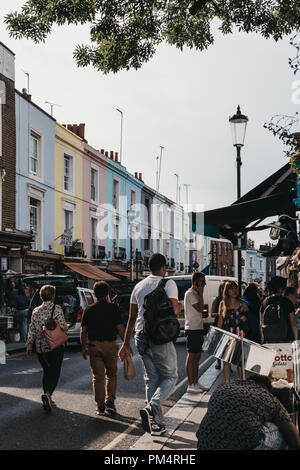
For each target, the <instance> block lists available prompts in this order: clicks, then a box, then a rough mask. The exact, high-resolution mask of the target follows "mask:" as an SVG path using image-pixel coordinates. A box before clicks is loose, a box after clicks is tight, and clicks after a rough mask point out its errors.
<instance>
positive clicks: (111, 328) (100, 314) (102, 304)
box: [80, 282, 125, 416]
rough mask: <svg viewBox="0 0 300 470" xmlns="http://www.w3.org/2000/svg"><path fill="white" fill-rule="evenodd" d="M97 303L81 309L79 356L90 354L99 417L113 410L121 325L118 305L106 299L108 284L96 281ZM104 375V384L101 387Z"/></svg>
mask: <svg viewBox="0 0 300 470" xmlns="http://www.w3.org/2000/svg"><path fill="white" fill-rule="evenodd" d="M94 292H95V296H96V297H97V302H96V303H94V304H92V305H89V306H88V307H87V308H86V309H85V312H84V316H83V319H82V323H81V329H80V342H81V346H82V355H83V358H84V359H87V355H89V356H90V363H91V369H92V374H93V389H94V394H95V401H96V404H97V408H96V413H97V414H98V415H99V416H103V415H105V414H109V415H113V414H115V413H116V408H115V404H114V402H115V399H116V390H117V363H118V345H117V342H116V338H117V333H119V335H120V336H121V338H122V339H123V338H124V333H125V328H124V325H123V324H122V322H121V317H120V311H119V309H118V307H117V306H116V305H114V304H111V303H110V302H109V285H108V284H107V283H106V282H96V283H95V284H94ZM105 377H106V386H105Z"/></svg>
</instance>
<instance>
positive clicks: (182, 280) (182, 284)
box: [165, 274, 237, 336]
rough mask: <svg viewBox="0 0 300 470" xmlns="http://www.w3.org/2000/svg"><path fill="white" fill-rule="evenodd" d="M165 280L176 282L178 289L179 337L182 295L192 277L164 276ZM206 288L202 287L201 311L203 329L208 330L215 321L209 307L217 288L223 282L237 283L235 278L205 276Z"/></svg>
mask: <svg viewBox="0 0 300 470" xmlns="http://www.w3.org/2000/svg"><path fill="white" fill-rule="evenodd" d="M165 279H173V281H175V282H176V284H177V287H178V299H179V301H180V302H181V304H182V311H181V313H180V315H179V316H178V319H179V322H180V336H183V335H184V310H183V300H184V294H185V293H186V291H187V290H188V289H189V288H190V287H191V285H192V282H191V279H192V275H191V274H186V275H183V276H166V278H165ZM205 280H206V286H205V287H204V291H203V300H204V311H203V318H204V328H205V329H208V327H209V326H210V325H213V323H214V321H215V317H212V316H211V313H212V311H211V307H212V303H213V301H214V300H215V298H216V297H218V291H219V286H220V284H222V282H224V281H234V282H236V283H237V279H236V278H235V277H228V276H227V277H226V276H205Z"/></svg>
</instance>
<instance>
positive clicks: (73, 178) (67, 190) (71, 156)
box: [63, 150, 75, 195]
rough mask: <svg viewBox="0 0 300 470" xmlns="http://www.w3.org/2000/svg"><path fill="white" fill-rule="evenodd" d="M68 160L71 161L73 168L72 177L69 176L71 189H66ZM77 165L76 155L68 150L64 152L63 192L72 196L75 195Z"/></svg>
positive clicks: (71, 169) (71, 170)
mask: <svg viewBox="0 0 300 470" xmlns="http://www.w3.org/2000/svg"><path fill="white" fill-rule="evenodd" d="M66 158H67V159H69V161H70V162H71V168H70V175H69V176H67V178H69V180H70V181H71V185H70V186H71V189H70V188H68V189H66V187H65V178H66V175H65V169H66V167H65V161H66ZM74 176H75V165H74V155H72V154H71V153H70V152H68V151H67V150H64V158H63V190H64V192H65V193H67V194H72V195H74V183H75V177H74Z"/></svg>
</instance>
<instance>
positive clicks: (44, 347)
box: [26, 285, 68, 411]
mask: <svg viewBox="0 0 300 470" xmlns="http://www.w3.org/2000/svg"><path fill="white" fill-rule="evenodd" d="M55 293H56V288H55V287H54V286H51V285H45V286H43V287H42V288H41V290H40V297H41V299H42V301H43V303H42V305H40V306H39V307H36V308H35V309H34V310H33V312H32V317H31V322H30V326H29V331H28V337H27V351H26V355H27V357H29V356H31V354H32V346H33V344H35V347H36V352H37V356H38V359H39V361H40V363H41V365H42V367H43V371H44V373H43V389H44V393H43V395H42V397H41V398H42V402H43V407H44V409H45V410H46V411H51V406H52V405H53V404H54V402H53V401H52V394H53V392H54V390H55V388H56V386H57V383H58V380H59V377H60V371H61V365H62V361H63V356H64V342H65V341H66V340H67V336H66V334H65V332H66V331H67V329H68V325H67V323H66V321H65V318H64V314H63V310H62V308H61V307H60V305H55V303H54V300H55ZM51 323H52V325H51ZM55 341H56V343H55Z"/></svg>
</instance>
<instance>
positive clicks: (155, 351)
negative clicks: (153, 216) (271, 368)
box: [7, 253, 300, 448]
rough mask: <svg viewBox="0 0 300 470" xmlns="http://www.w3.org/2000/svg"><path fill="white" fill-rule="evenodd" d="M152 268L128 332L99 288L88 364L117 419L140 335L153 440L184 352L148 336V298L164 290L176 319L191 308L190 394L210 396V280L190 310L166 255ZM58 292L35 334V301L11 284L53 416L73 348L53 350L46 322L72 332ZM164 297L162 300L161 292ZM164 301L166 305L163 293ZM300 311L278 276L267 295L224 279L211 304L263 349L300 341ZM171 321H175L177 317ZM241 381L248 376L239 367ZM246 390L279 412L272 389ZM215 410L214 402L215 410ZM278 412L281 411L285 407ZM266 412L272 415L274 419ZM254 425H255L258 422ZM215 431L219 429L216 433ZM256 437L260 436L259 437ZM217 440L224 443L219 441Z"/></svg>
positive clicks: (103, 409)
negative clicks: (121, 377) (123, 380)
mask: <svg viewBox="0 0 300 470" xmlns="http://www.w3.org/2000/svg"><path fill="white" fill-rule="evenodd" d="M149 269H150V271H151V274H150V275H149V276H148V277H146V278H145V279H144V280H142V281H140V282H139V283H137V284H136V285H135V287H134V288H133V291H132V293H131V297H130V309H129V318H128V322H127V325H126V328H125V327H124V325H123V323H122V321H121V314H120V311H119V309H118V307H117V306H116V305H115V304H113V303H112V302H111V299H110V286H109V285H108V284H107V283H106V282H96V283H95V285H94V293H95V296H96V298H97V301H96V302H95V303H94V304H91V305H89V306H88V307H87V308H86V309H85V312H84V315H83V319H82V323H81V330H80V341H81V346H82V355H83V358H84V359H85V360H86V359H88V358H89V361H90V367H91V372H92V384H93V391H94V398H95V403H96V413H97V415H99V416H104V415H110V416H112V415H114V414H115V413H116V406H115V400H116V394H117V369H118V358H119V359H120V360H121V361H125V360H128V358H131V356H132V354H133V351H132V349H131V338H132V335H133V333H134V335H135V336H134V337H135V345H136V349H137V352H138V354H139V356H140V359H141V361H142V363H143V366H144V383H145V395H146V396H145V398H146V406H145V407H144V408H143V409H141V410H140V417H141V423H142V427H143V429H144V430H145V431H146V432H148V433H150V434H151V435H153V436H159V435H161V434H163V433H164V432H165V429H166V427H165V422H164V416H163V413H162V404H163V402H164V401H165V400H166V399H167V398H168V397H169V396H170V395H171V393H172V391H173V390H174V388H175V385H176V383H177V379H178V372H177V354H176V349H175V346H174V342H175V341H173V340H169V339H166V340H163V341H155V339H154V338H153V337H151V336H149V334H147V330H146V328H145V322H146V318H147V317H146V316H147V315H148V313H147V309H149V305H150V304H149V302H148V300H147V299H149V296H150V297H151V296H153V299H155V296H154V293H155V292H157V293H159V289H160V288H161V289H162V288H163V292H164V293H165V296H166V299H167V302H166V301H165V300H164V302H165V303H168V309H169V310H170V308H171V310H172V312H173V314H175V315H178V314H179V313H180V312H181V311H182V308H183V307H184V313H185V336H186V349H187V358H186V373H187V379H188V387H187V392H188V393H198V392H202V391H203V387H202V386H200V385H199V362H200V358H201V353H202V346H203V341H204V337H205V329H204V318H203V312H204V289H205V286H206V279H205V274H203V273H201V272H194V273H193V275H192V277H191V286H190V288H189V289H188V290H187V291H186V292H185V295H184V305H182V304H181V303H180V302H179V300H178V288H177V285H176V283H175V282H174V280H172V279H169V280H164V277H165V275H166V269H167V265H166V259H165V257H164V256H163V255H161V254H159V253H155V254H153V255H152V256H151V258H150V260H149ZM55 294H56V289H55V287H53V286H51V285H46V286H43V287H42V288H41V290H40V297H41V300H42V305H40V306H39V307H36V308H35V309H34V310H33V313H32V317H31V321H30V324H29V328H28V334H27V323H26V318H27V309H28V305H29V301H30V297H29V296H28V295H26V293H25V291H24V289H23V288H22V286H20V287H19V288H18V289H16V288H15V285H14V284H13V283H11V286H10V290H9V291H8V294H7V295H8V299H9V301H10V303H11V304H13V305H14V308H16V318H17V322H18V326H19V329H20V333H21V339H22V340H25V339H26V337H27V352H26V354H27V356H28V357H29V356H31V354H32V351H33V347H34V348H35V351H36V353H37V357H38V360H39V361H40V364H41V366H42V368H43V377H42V387H43V394H42V396H41V399H42V404H43V407H44V409H45V410H46V411H51V409H52V406H54V405H55V403H54V401H53V398H52V395H53V392H54V390H55V389H56V386H57V384H58V381H59V377H60V373H61V366H62V362H63V356H64V349H65V348H64V345H63V344H61V345H60V346H59V347H55V348H52V347H51V345H50V344H49V342H47V338H46V336H45V331H44V330H45V324H47V321H48V320H49V318H50V317H53V319H54V321H55V324H56V325H58V327H59V328H60V330H61V331H66V330H67V328H68V326H67V323H66V321H65V318H64V315H63V310H62V308H61V307H60V306H59V305H56V304H55V302H54V301H55ZM157 296H158V297H159V294H157ZM157 296H156V298H157V299H158V297H157ZM160 301H161V302H162V297H161V291H160ZM169 310H168V311H169ZM166 311H167V310H166ZM274 312H275V313H274ZM299 312H300V309H298V300H297V290H296V289H295V288H292V287H286V280H285V279H283V278H281V277H274V278H273V279H272V280H271V282H270V283H269V285H268V286H267V289H266V291H265V292H262V291H261V290H259V288H258V286H257V285H256V284H255V283H249V284H248V285H247V287H246V289H245V290H244V293H243V296H242V297H240V296H239V291H238V285H237V283H236V282H234V281H232V280H228V281H224V282H222V283H221V284H220V285H219V290H218V295H217V297H216V298H215V299H214V301H213V303H212V306H211V315H212V316H213V317H214V318H215V320H214V326H216V327H218V328H220V329H223V330H224V331H227V332H231V333H235V334H238V335H241V336H242V337H244V338H247V339H249V340H251V341H254V342H256V343H280V342H282V343H284V342H291V341H293V340H295V339H297V338H298V330H299V329H300V322H299V320H298V318H300V315H299ZM175 315H174V316H175ZM274 315H275V316H274ZM168 318H169V317H168ZM170 321H171V322H172V318H171V320H170ZM176 321H177V320H176ZM173 323H174V322H173ZM117 335H119V336H120V338H121V339H122V341H123V343H122V345H121V347H120V350H118V345H117V341H116V340H117ZM222 366H223V375H224V383H225V384H226V383H227V384H228V386H229V387H230V383H231V382H230V376H231V373H232V371H231V366H230V364H229V363H226V362H223V363H221V361H220V360H218V361H217V362H216V368H219V369H220V368H221V367H222ZM238 375H239V377H240V378H242V377H241V371H240V370H239V369H238ZM246 385H247V387H248V389H249V391H251V393H252V395H251V396H253V397H254V395H255V393H254V392H255V390H258V391H260V393H259V394H258V396H261V397H264V400H266V403H269V404H270V413H271V412H272V406H273V405H274V403H273V401H272V399H270V398H268V397H267V392H266V390H265V388H263V390H262V389H261V388H259V387H261V383H259V384H258V383H255V384H253V382H249V383H248V382H247V384H246ZM246 385H245V384H243V385H241V387H242V388H241V389H239V388H238V386H236V387H237V388H236V390H235V391H234V393H237V394H239V393H240V394H241V396H243V392H242V389H243V387H246ZM264 385H266V384H264ZM257 387H258V388H257ZM229 390H230V393H233V389H230V388H228V393H229ZM225 391H226V393H227V389H225V388H224V391H223V392H222V393H221V395H222V397H223V398H222V400H220V399H219V398H218V399H217V400H216V404H215V405H214V406H220V407H221V408H224V407H225V408H226V406H227V405H226V403H225V402H226V393H225ZM247 393H248V392H247ZM228 397H229V395H228ZM253 399H254V398H253ZM212 406H213V405H212V404H211V405H210V408H211V407H212ZM274 406H275V405H274ZM276 406H278V404H277V403H276ZM210 408H209V411H210ZM213 409H214V408H213ZM262 409H263V406H262ZM274 409H275V408H274ZM266 410H267V409H266ZM266 410H265V413H267V411H266ZM214 411H215V410H214ZM277 412H278V419H277V421H276V423H277V424H278V425H279V427H280V426H281V423H282V426H281V427H282V429H285V423H289V420H288V419H287V417H286V413H284V412H283V411H282V409H281V408H280V409H279V408H278V409H277ZM209 416H210V413H209V412H208V413H207V417H206V418H205V420H204V421H203V424H202V427H203V426H204V427H203V429H204V431H205V434H206V441H205V440H204V441H203V432H204V431H203V432H200V431H199V433H200V434H199V436H200V437H201V438H199V448H205V446H206V442H207V435H208V434H207V429H209V426H210V424H209ZM263 416H264V415H263ZM263 419H264V418H263V417H262V420H263ZM205 426H208V428H206V427H205ZM249 426H250V427H251V423H249ZM210 432H215V431H213V430H210ZM251 432H252V431H251ZM253 433H254V429H253ZM253 436H256V434H255V433H254V434H253ZM201 439H202V440H201ZM254 441H255V439H254V440H253V445H254V444H255V443H256V444H257V445H262V444H261V443H259V442H256V441H257V440H256V441H255V442H254ZM215 442H216V443H217V440H216V441H215ZM216 445H218V444H216ZM251 445H252V444H251ZM201 446H202V447H201Z"/></svg>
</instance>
